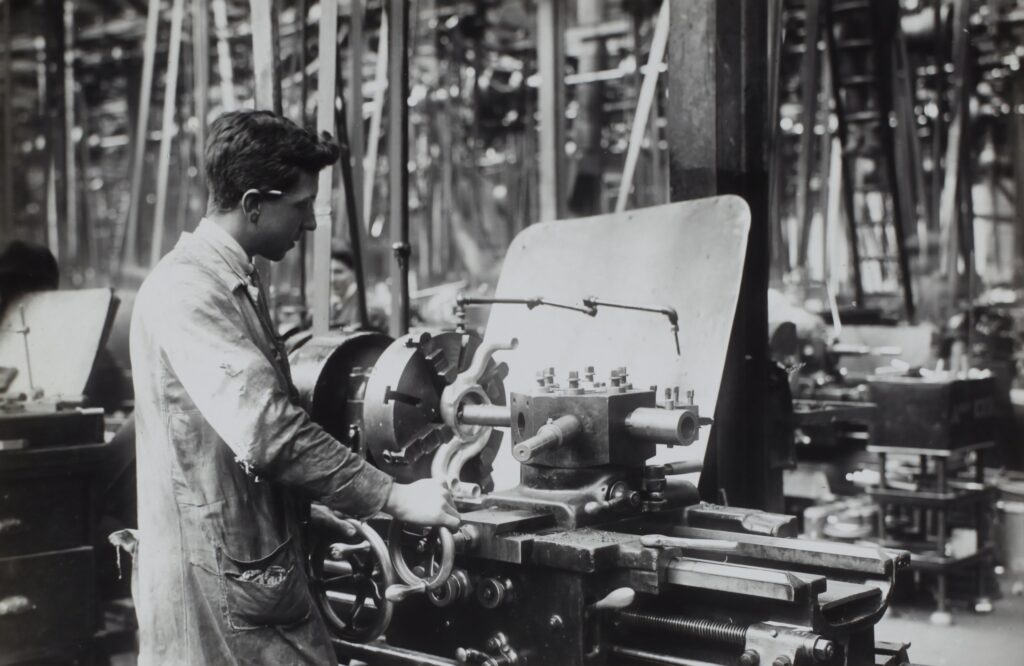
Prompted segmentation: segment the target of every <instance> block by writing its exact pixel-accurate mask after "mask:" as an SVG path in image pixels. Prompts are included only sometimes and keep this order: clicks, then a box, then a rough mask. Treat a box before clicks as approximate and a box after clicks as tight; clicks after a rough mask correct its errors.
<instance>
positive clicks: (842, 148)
mask: <svg viewBox="0 0 1024 666" xmlns="http://www.w3.org/2000/svg"><path fill="white" fill-rule="evenodd" d="M834 27H835V19H834V16H833V13H832V4H831V2H829V4H828V5H826V8H825V53H826V55H827V57H828V62H829V79H830V80H831V82H832V85H831V87H830V90H829V92H830V94H831V96H832V103H833V104H835V111H836V118H837V119H838V125H837V126H836V137H837V138H838V139H839V165H840V169H839V170H840V174H841V177H840V182H839V194H840V195H841V196H842V202H843V214H844V215H845V217H846V231H847V237H848V242H849V244H850V265H851V267H852V268H853V271H852V272H853V292H854V303H855V304H856V305H858V306H860V307H864V305H865V297H864V281H863V279H862V278H861V263H860V234H859V233H858V231H857V213H856V211H855V210H854V201H853V191H854V187H855V186H856V182H855V181H854V170H853V164H852V162H853V160H854V158H853V156H852V155H848V154H847V152H848V151H849V146H850V136H849V132H848V128H847V126H846V120H845V118H846V103H845V101H844V99H843V95H842V92H841V91H840V84H839V72H838V71H837V67H836V63H837V61H838V55H837V52H836V49H837V44H836V35H835V30H834Z"/></svg>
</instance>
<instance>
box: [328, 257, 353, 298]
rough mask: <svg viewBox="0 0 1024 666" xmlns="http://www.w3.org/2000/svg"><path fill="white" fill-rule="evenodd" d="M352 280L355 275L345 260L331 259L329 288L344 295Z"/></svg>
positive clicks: (339, 294)
mask: <svg viewBox="0 0 1024 666" xmlns="http://www.w3.org/2000/svg"><path fill="white" fill-rule="evenodd" d="M354 280H355V275H354V274H353V273H352V271H351V269H349V267H348V266H346V265H345V262H343V261H340V260H338V259H331V289H332V290H333V291H334V293H335V294H337V295H338V296H345V295H346V293H347V292H348V288H349V286H350V285H351V284H352V282H353V281H354Z"/></svg>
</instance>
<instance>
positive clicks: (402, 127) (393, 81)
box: [388, 0, 412, 338]
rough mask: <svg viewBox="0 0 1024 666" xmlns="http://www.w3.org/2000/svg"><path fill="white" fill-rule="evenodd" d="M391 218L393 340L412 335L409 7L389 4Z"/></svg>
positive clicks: (399, 1) (402, 1)
mask: <svg viewBox="0 0 1024 666" xmlns="http://www.w3.org/2000/svg"><path fill="white" fill-rule="evenodd" d="M388 23H389V28H390V41H389V42H388V52H389V53H388V65H389V66H388V91H389V94H390V100H391V103H390V105H389V108H388V172H389V173H388V181H389V191H388V201H389V211H388V216H389V219H390V224H391V251H392V253H393V254H394V261H393V262H392V264H391V325H390V332H391V335H392V336H394V337H396V338H397V337H399V336H402V335H405V334H406V333H407V332H408V331H409V255H410V254H411V251H412V248H411V247H410V246H409V166H408V165H409V102H408V99H409V48H408V45H409V3H408V0H389V2H388Z"/></svg>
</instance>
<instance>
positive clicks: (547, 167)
mask: <svg viewBox="0 0 1024 666" xmlns="http://www.w3.org/2000/svg"><path fill="white" fill-rule="evenodd" d="M564 5H565V3H564V2H562V1H561V0H538V2H537V66H538V69H539V70H540V92H539V105H540V221H541V222H547V221H550V220H560V219H562V218H563V217H565V202H566V187H565V6H564Z"/></svg>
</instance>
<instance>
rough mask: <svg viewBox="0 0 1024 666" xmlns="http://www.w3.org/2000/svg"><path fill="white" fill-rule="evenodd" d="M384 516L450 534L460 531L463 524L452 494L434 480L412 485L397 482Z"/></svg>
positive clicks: (421, 481) (389, 497)
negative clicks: (437, 527)
mask: <svg viewBox="0 0 1024 666" xmlns="http://www.w3.org/2000/svg"><path fill="white" fill-rule="evenodd" d="M384 512H385V513H387V514H390V515H391V517H392V518H395V519H396V520H401V521H404V522H407V523H412V524H413V525H424V526H433V525H442V526H444V527H447V528H448V529H450V530H456V529H458V528H459V524H460V522H461V520H460V518H459V512H458V511H457V510H456V509H455V504H454V503H453V502H452V492H451V490H449V489H448V486H447V485H445V484H443V483H441V482H440V481H435V480H434V479H420V480H419V481H414V482H413V483H408V484H406V483H397V482H396V483H395V484H394V485H392V486H391V494H389V495H388V500H387V502H385V503H384Z"/></svg>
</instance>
